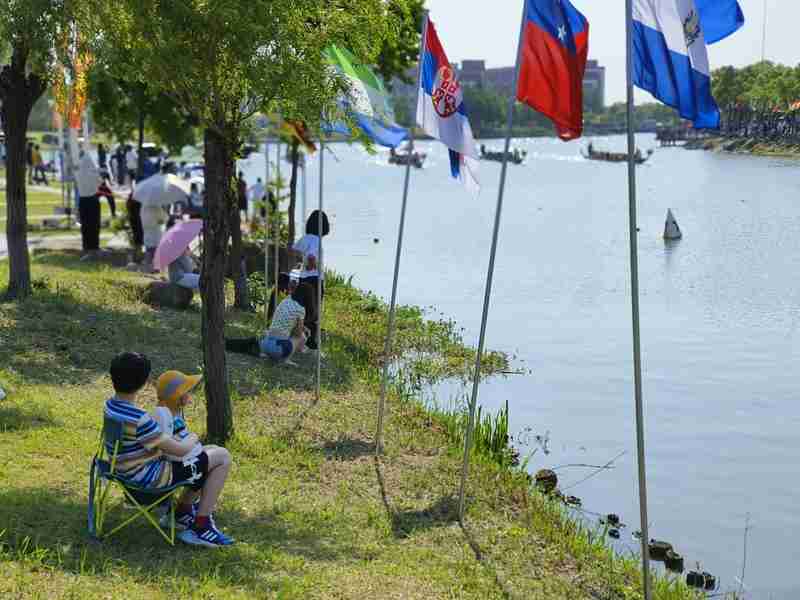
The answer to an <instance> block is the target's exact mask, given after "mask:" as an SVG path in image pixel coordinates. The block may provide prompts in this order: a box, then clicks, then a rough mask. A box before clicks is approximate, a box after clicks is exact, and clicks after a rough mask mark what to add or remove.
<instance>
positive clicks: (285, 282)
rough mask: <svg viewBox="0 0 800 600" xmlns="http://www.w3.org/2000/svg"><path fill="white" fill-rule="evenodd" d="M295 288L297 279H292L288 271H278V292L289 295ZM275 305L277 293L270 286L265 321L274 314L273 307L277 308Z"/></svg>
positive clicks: (276, 303) (270, 319)
mask: <svg viewBox="0 0 800 600" xmlns="http://www.w3.org/2000/svg"><path fill="white" fill-rule="evenodd" d="M296 289H297V279H292V278H291V276H290V275H289V273H286V272H281V273H278V292H279V293H281V294H286V295H287V296H291V295H292V293H293V292H294V291H295V290H296ZM277 306H278V300H277V294H276V293H275V288H272V292H271V293H270V295H269V304H268V305H267V321H272V317H273V315H274V314H275V309H276V308H277Z"/></svg>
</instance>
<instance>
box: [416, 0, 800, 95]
mask: <svg viewBox="0 0 800 600" xmlns="http://www.w3.org/2000/svg"><path fill="white" fill-rule="evenodd" d="M572 3H573V4H574V5H575V7H576V8H578V9H579V10H580V11H581V12H582V13H583V14H585V15H586V17H587V19H589V23H590V38H589V56H590V58H595V59H597V60H599V61H600V62H601V64H604V65H605V66H606V67H607V75H606V76H607V81H606V101H607V102H615V101H621V100H624V98H625V1H624V0H572ZM739 3H740V4H741V6H742V10H743V11H744V13H745V19H746V23H745V26H744V27H743V28H742V29H741V30H740V31H739V32H738V33H736V34H735V35H734V36H732V37H730V38H728V39H727V40H723V41H722V42H720V43H718V44H715V45H714V46H711V47H710V49H709V58H710V61H711V68H712V69H713V68H716V67H721V66H724V65H735V66H743V65H747V64H750V63H752V62H756V61H758V60H760V58H761V37H762V36H761V32H762V27H763V24H764V21H763V11H764V0H739ZM766 3H767V38H766V40H767V43H766V57H767V59H769V60H774V61H776V62H782V63H785V64H789V65H796V64H797V63H800V43H798V33H797V26H798V24H800V2H798V0H766ZM427 5H428V8H429V9H430V11H431V18H432V19H433V20H434V21H435V22H436V26H437V29H438V31H439V37H441V39H442V44H443V45H444V48H445V51H446V52H447V54H448V58H449V59H450V60H451V61H453V62H460V61H461V60H463V59H470V58H477V59H480V58H484V59H486V61H487V62H488V65H489V66H490V67H502V66H508V65H512V64H513V63H514V59H515V57H516V47H517V35H518V33H519V23H520V17H521V15H522V5H523V3H522V0H494V1H492V2H486V1H484V0H427ZM649 98H650V96H649V95H648V94H647V93H645V92H640V93H638V94H637V101H642V100H647V99H649Z"/></svg>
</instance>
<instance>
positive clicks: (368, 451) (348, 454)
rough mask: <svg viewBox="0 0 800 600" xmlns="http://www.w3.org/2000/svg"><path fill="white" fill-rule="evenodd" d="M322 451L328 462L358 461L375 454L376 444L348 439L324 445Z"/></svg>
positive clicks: (328, 442) (332, 441)
mask: <svg viewBox="0 0 800 600" xmlns="http://www.w3.org/2000/svg"><path fill="white" fill-rule="evenodd" d="M321 450H322V453H323V454H324V455H325V458H327V459H328V460H358V459H359V458H361V457H363V456H368V455H370V456H371V455H373V454H375V444H374V443H370V442H365V441H364V440H358V439H354V438H350V437H347V438H341V439H338V440H329V441H327V442H325V443H324V444H323V445H322V447H321Z"/></svg>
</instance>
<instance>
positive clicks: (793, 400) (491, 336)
mask: <svg viewBox="0 0 800 600" xmlns="http://www.w3.org/2000/svg"><path fill="white" fill-rule="evenodd" d="M585 143H586V140H584V141H583V142H573V143H569V144H565V143H562V142H560V141H557V140H554V139H537V140H521V141H519V142H518V143H516V144H515V145H518V146H521V147H524V148H526V149H527V150H528V151H529V159H528V162H527V163H526V164H524V165H523V166H518V167H517V166H510V167H509V177H508V184H507V194H506V201H505V207H504V214H503V221H502V228H501V237H500V244H499V248H498V255H497V265H496V273H495V284H494V292H493V297H492V307H491V316H490V319H489V322H488V330H487V347H489V348H492V349H497V350H503V351H506V352H508V353H510V354H512V355H514V356H516V357H517V358H516V359H515V364H516V366H517V367H519V368H521V369H524V370H526V372H527V371H530V373H529V374H525V375H519V376H511V377H508V378H501V379H494V380H492V381H489V382H486V383H484V384H482V386H481V389H480V397H479V402H480V404H482V405H483V406H485V407H487V408H490V409H498V408H499V407H501V406H502V405H503V404H504V403H505V402H506V401H508V402H509V405H510V411H511V426H512V430H513V431H515V432H523V431H525V432H526V433H525V434H524V435H523V442H528V443H529V444H528V447H527V451H531V450H533V449H535V448H539V449H538V450H537V453H536V454H535V455H534V457H533V459H532V461H531V470H536V469H539V468H542V467H554V466H558V465H565V464H573V463H585V464H596V465H603V464H605V463H606V462H608V461H609V460H611V459H612V458H614V457H615V456H617V455H619V454H620V453H624V454H623V455H622V456H621V457H620V458H618V459H617V460H616V461H615V462H614V463H613V466H614V468H613V469H610V470H606V471H603V472H602V473H600V474H598V475H597V476H595V477H593V478H591V479H589V480H587V481H585V482H583V483H578V482H579V481H580V480H581V479H583V478H585V477H586V475H588V474H590V473H591V471H588V470H586V469H583V468H572V467H569V468H564V469H561V470H559V477H560V480H561V485H562V487H563V488H569V487H570V486H571V485H573V484H576V483H577V485H575V487H572V488H571V489H570V491H569V493H570V494H575V495H576V496H579V497H580V498H581V499H582V500H583V506H584V508H585V509H587V510H589V511H596V512H597V513H601V514H605V513H610V512H614V513H618V514H620V515H621V516H622V518H623V521H625V522H626V523H627V524H628V527H627V528H625V529H623V531H622V539H621V541H620V549H621V550H622V551H626V550H627V549H631V550H635V549H636V547H637V542H636V541H635V540H634V539H633V538H632V535H631V534H632V532H633V531H634V530H637V529H638V528H639V525H638V523H639V518H638V489H637V479H636V458H635V457H636V439H635V421H634V402H633V382H632V380H633V369H632V341H631V309H630V283H629V282H630V275H629V254H628V252H629V250H628V234H627V232H628V222H627V219H628V207H627V206H628V205H627V176H626V167H625V166H624V165H615V164H607V163H597V162H590V161H585V160H583V159H582V158H581V157H580V149H581V146H582V145H585ZM638 144H639V146H640V147H641V148H642V149H643V150H646V149H648V148H654V147H655V146H656V142H655V140H654V138H653V136H647V135H645V136H639V137H638ZM421 145H422V147H423V150H425V151H427V152H428V153H429V160H428V163H427V164H426V168H425V169H424V170H422V171H414V172H413V173H412V187H411V195H410V199H409V207H408V217H407V226H406V237H405V251H404V254H403V263H402V268H401V278H400V292H399V301H400V302H401V303H406V304H417V305H421V306H435V307H436V309H437V311H440V312H441V313H444V314H445V315H447V316H449V317H452V318H454V319H456V320H457V321H458V322H459V324H461V325H463V326H464V327H465V329H466V330H465V338H466V340H467V341H468V342H471V343H477V336H478V331H479V327H480V316H481V307H482V301H483V291H484V280H485V276H486V267H487V264H488V253H489V246H490V242H491V229H492V222H493V217H494V209H495V200H496V194H497V185H498V181H499V172H500V165H499V164H496V163H482V164H481V171H480V179H481V181H482V182H483V190H482V193H481V195H480V197H479V198H477V199H475V198H473V197H471V196H469V195H467V194H466V192H465V191H464V190H463V189H462V188H461V187H460V185H459V184H457V183H456V182H453V181H452V180H450V179H449V175H448V164H447V157H446V153H445V150H444V149H443V148H442V147H441V146H440V145H438V144H434V143H423V144H421ZM499 145H500V143H499V142H490V143H489V146H494V147H497V148H499ZM595 147H596V148H598V149H605V148H607V149H617V150H622V149H623V148H624V139H623V138H622V137H617V138H598V139H596V140H595ZM332 150H333V154H330V153H328V154H326V161H325V168H326V177H325V193H326V197H325V204H326V207H327V208H328V212H329V215H330V216H331V218H332V228H333V233H332V235H331V236H330V237H329V238H326V242H327V243H326V264H327V265H328V266H329V267H331V268H333V269H335V270H337V271H339V272H342V273H345V274H353V275H354V283H355V284H356V285H357V286H359V287H361V288H363V289H366V290H371V291H374V292H375V293H377V294H379V295H380V296H382V297H384V298H388V297H389V296H390V293H391V278H392V265H393V260H394V249H395V243H396V236H397V224H398V219H399V212H400V199H401V191H402V182H403V175H404V171H403V169H400V168H397V167H393V166H389V165H388V164H387V161H386V158H387V155H386V153H384V152H381V153H379V154H377V155H372V156H371V155H369V154H367V153H366V152H365V151H364V150H363V149H361V148H359V147H356V146H353V147H350V146H346V145H343V144H337V145H333V146H332ZM244 167H245V169H246V172H247V175H248V178H249V179H251V180H252V181H254V178H255V177H256V175H260V174H261V173H262V172H263V155H253V156H252V157H251V159H250V160H249V161H247V163H246V164H245V165H244ZM637 174H638V184H639V185H638V189H639V202H638V207H639V227H640V233H639V250H640V279H641V318H642V348H643V365H644V401H645V413H646V444H647V474H648V492H649V511H650V515H649V516H650V519H649V520H650V533H651V537H655V538H658V539H664V540H668V541H670V542H671V543H672V544H673V545H674V546H675V547H676V550H678V551H679V552H680V553H682V554H683V555H684V556H685V557H686V560H687V567H694V566H695V562H696V561H699V562H700V563H701V565H702V567H703V568H704V569H706V570H709V571H711V572H712V573H714V574H716V575H718V576H720V577H721V581H722V586H723V590H727V589H738V587H739V584H738V583H737V581H736V580H735V577H737V576H738V575H740V573H741V571H742V563H743V560H742V558H743V541H744V530H745V523H746V521H747V519H748V516H749V523H750V526H751V529H750V531H749V535H748V558H747V561H746V572H745V577H744V579H745V586H746V587H745V589H746V590H747V589H749V590H750V597H753V598H774V599H775V600H782V599H789V598H798V597H800V575H798V574H797V571H796V570H795V569H796V567H795V564H794V563H795V562H796V561H795V560H793V559H796V558H797V557H798V551H797V549H796V548H797V544H796V538H797V537H798V536H800V511H798V510H797V504H798V502H800V487H799V486H798V475H799V474H800V467H798V464H797V463H798V458H800V435H798V432H800V403H799V402H798V392H797V385H796V383H797V374H796V373H795V372H794V368H797V364H798V360H799V359H800V333H798V323H799V322H800V287H798V285H797V284H796V280H795V277H796V274H797V272H798V271H799V270H800V204H799V203H798V199H797V198H798V175H799V174H800V163H797V162H793V161H783V160H775V159H763V158H754V157H746V156H728V155H718V154H712V153H703V152H690V151H685V150H683V149H680V148H675V149H658V150H657V151H656V153H655V154H654V156H653V158H652V159H651V161H650V162H649V163H648V164H647V165H645V166H643V167H640V168H639V169H638V171H637ZM317 182H318V161H317V160H312V161H310V163H309V175H308V189H309V204H314V205H316V202H317V195H316V190H317V185H318V183H317ZM668 208H671V209H672V210H673V212H674V213H675V215H676V217H677V219H678V222H679V224H680V226H681V229H682V230H683V232H684V239H683V240H682V241H680V242H677V243H670V244H667V243H665V242H664V241H663V240H662V239H661V234H662V232H663V226H664V217H665V214H666V211H667V209H668ZM376 240H377V242H376ZM432 314H433V315H434V316H435V313H432ZM445 393H450V394H455V393H456V392H455V391H454V390H452V389H447V390H446V391H445ZM537 435H538V436H541V437H540V438H539V441H537V439H536V437H535V436H537ZM542 440H546V443H543V442H542ZM389 443H390V441H389ZM545 449H546V450H547V452H548V453H547V454H545ZM523 450H526V449H525V448H524V449H523ZM590 518H591V517H590Z"/></svg>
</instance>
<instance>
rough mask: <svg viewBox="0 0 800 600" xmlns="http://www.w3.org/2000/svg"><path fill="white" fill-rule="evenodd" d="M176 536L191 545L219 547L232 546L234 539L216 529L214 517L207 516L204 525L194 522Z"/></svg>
mask: <svg viewBox="0 0 800 600" xmlns="http://www.w3.org/2000/svg"><path fill="white" fill-rule="evenodd" d="M178 537H179V538H180V540H181V541H182V542H183V543H185V544H191V545H192V546H205V547H206V548H221V547H223V546H232V545H233V543H234V541H233V539H232V538H230V537H228V536H227V535H225V534H224V533H222V532H221V531H220V530H219V529H217V526H216V524H215V523H214V518H213V517H209V518H208V523H207V524H206V525H205V526H202V527H198V525H197V524H196V523H195V524H194V525H193V526H192V527H190V528H189V529H186V530H185V531H182V532H181V533H180V534H179V535H178Z"/></svg>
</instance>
